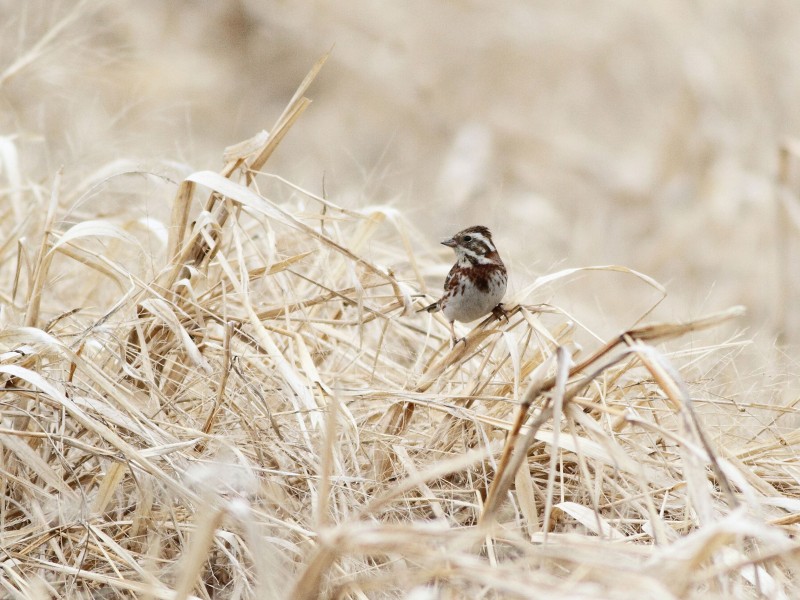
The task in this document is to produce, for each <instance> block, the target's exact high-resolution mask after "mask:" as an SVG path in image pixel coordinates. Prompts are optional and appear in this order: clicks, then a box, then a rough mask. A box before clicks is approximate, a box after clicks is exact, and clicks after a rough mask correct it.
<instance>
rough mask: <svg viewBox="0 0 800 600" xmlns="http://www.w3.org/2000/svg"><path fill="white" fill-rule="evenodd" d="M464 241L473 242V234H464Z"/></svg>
mask: <svg viewBox="0 0 800 600" xmlns="http://www.w3.org/2000/svg"><path fill="white" fill-rule="evenodd" d="M464 241H465V242H471V241H472V236H471V235H465V236H464Z"/></svg>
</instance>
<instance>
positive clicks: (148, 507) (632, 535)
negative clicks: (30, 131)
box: [0, 63, 800, 599]
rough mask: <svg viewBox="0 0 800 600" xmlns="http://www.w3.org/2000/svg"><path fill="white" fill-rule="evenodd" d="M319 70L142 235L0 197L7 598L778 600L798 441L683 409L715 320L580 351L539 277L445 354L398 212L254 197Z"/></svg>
mask: <svg viewBox="0 0 800 600" xmlns="http://www.w3.org/2000/svg"><path fill="white" fill-rule="evenodd" d="M321 64H322V63H319V64H318V65H316V66H315V68H314V70H312V72H311V74H310V75H309V77H308V78H307V79H306V81H304V82H303V84H302V85H301V86H300V89H299V90H298V92H297V94H296V95H295V96H294V98H293V99H292V100H291V102H290V103H289V105H288V107H287V109H286V111H285V112H284V113H283V115H281V117H280V118H279V119H278V121H277V123H276V124H275V126H274V127H273V128H272V129H271V130H270V132H269V133H268V134H267V133H262V134H260V135H257V136H255V137H254V138H253V139H252V140H248V141H246V142H243V143H242V144H240V145H238V146H236V147H233V148H229V149H228V151H227V153H226V156H225V159H226V166H225V168H224V169H223V171H222V172H221V173H213V172H209V171H201V172H195V173H193V174H191V175H189V176H188V177H186V178H185V179H183V181H182V182H180V184H179V185H177V189H176V191H175V195H174V198H173V200H172V205H171V207H170V208H171V217H170V220H169V222H164V223H159V222H157V221H155V220H151V221H148V222H146V223H144V225H143V223H142V221H141V220H140V219H135V218H132V217H131V216H130V214H128V213H127V212H126V207H125V206H124V205H120V206H119V207H118V210H117V211H116V212H115V213H114V214H110V215H108V216H107V217H105V218H101V219H98V218H93V219H87V220H78V221H75V220H72V221H70V220H69V219H66V218H65V215H67V214H69V215H74V214H77V213H75V212H74V211H69V210H67V207H74V206H77V205H79V204H80V202H81V199H82V198H85V196H86V194H87V193H88V192H87V190H95V192H92V193H97V192H96V190H97V187H98V186H103V185H106V184H107V183H108V181H109V180H110V179H119V178H120V177H122V176H110V177H109V176H108V175H107V174H101V175H99V176H98V178H99V179H98V180H97V181H90V182H84V184H83V185H81V186H77V187H76V188H75V190H74V191H71V190H65V189H62V188H63V185H62V184H61V182H60V180H59V178H58V177H56V179H55V181H54V182H53V184H52V186H51V189H50V190H49V194H45V193H44V191H43V190H42V189H40V188H39V187H37V186H35V185H33V184H27V183H24V182H25V180H26V178H25V177H24V176H23V175H22V174H19V176H18V177H17V180H18V181H20V182H21V183H20V186H19V187H18V188H16V189H9V190H5V191H3V195H4V196H5V197H6V198H7V199H8V200H7V201H6V202H5V203H4V204H5V210H4V219H3V222H2V227H3V233H4V235H3V239H4V240H5V241H4V243H3V246H2V249H3V256H4V259H5V260H4V261H3V262H4V265H5V266H4V269H3V277H4V281H5V282H6V283H7V284H8V285H7V286H4V289H6V292H4V293H3V295H2V303H3V313H2V315H3V330H2V333H0V343H2V354H0V373H2V376H3V383H4V385H3V392H4V393H3V398H2V403H0V416H1V417H2V426H1V427H2V428H1V429H0V447H1V448H2V463H0V473H2V486H3V497H2V505H0V521H1V523H2V531H3V537H2V555H0V567H1V568H2V573H3V576H2V579H0V585H2V588H3V591H4V594H5V595H7V596H8V597H13V598H48V597H69V598H91V597H135V598H159V599H162V598H163V599H167V598H168V599H183V598H189V597H191V598H292V599H305V598H308V599H310V598H354V599H355V598H378V597H396V598H415V599H422V598H425V599H427V598H458V597H465V598H528V597H548V598H578V597H580V598H609V597H615V598H663V599H672V598H732V597H737V598H757V597H768V598H791V597H794V596H795V594H796V591H797V585H796V583H795V577H796V570H797V567H798V563H797V558H796V557H797V549H798V546H797V544H796V542H795V541H794V539H793V532H794V528H795V523H796V515H797V513H798V512H800V504H799V503H798V500H797V497H798V492H799V490H798V480H797V477H796V474H797V456H796V452H795V447H796V444H797V443H798V442H799V441H800V438H798V436H791V435H789V436H782V437H779V436H778V435H776V434H775V433H774V430H773V429H772V428H771V427H770V423H771V422H772V420H773V419H774V418H775V415H776V414H777V409H775V411H776V412H773V409H772V407H770V406H768V405H766V404H761V405H759V404H758V402H757V401H756V402H753V403H746V402H738V403H737V402H734V401H731V400H728V399H725V398H722V397H718V396H715V395H714V394H713V393H712V391H711V390H712V389H713V386H710V385H708V382H707V381H704V377H713V371H714V369H715V368H717V366H718V365H719V364H721V363H725V362H726V361H729V360H730V355H731V353H735V351H736V348H737V347H738V346H739V345H740V344H741V343H742V342H741V340H739V339H738V338H737V337H736V336H732V337H731V338H730V339H729V340H728V341H726V342H725V343H717V342H709V341H708V340H707V339H706V338H704V337H703V336H704V335H705V331H706V330H708V329H709V328H713V327H718V326H724V323H725V322H726V321H729V320H731V319H734V318H735V317H736V316H737V315H738V314H740V309H738V308H733V309H731V310H730V311H727V312H724V313H720V314H715V315H710V316H708V317H705V318H701V319H697V320H694V321H687V322H683V323H666V324H658V325H649V326H648V325H642V326H637V327H635V328H633V329H630V330H628V331H626V332H620V334H619V335H618V336H616V337H614V338H613V339H609V340H596V341H595V343H594V346H593V347H586V348H584V347H582V345H580V344H578V343H577V342H576V339H577V337H578V335H579V334H580V335H581V336H582V335H584V334H586V333H587V332H589V333H590V332H591V329H592V324H591V323H577V322H576V321H575V320H574V319H572V318H571V317H570V315H569V314H567V313H566V311H564V310H562V309H560V308H559V307H558V306H552V305H546V304H534V303H533V301H532V298H533V299H535V298H536V293H537V292H538V291H539V290H541V289H543V288H544V287H545V286H547V285H549V284H550V283H551V282H552V281H554V280H557V279H562V278H568V277H570V276H571V275H573V272H572V271H564V272H560V273H556V274H553V275H551V276H547V277H543V278H541V279H540V280H538V281H537V282H535V283H534V284H533V285H532V286H530V287H529V288H526V289H523V290H520V291H519V292H518V293H516V294H515V295H514V296H513V297H511V298H509V299H508V300H507V303H506V304H507V307H508V308H509V309H510V317H509V320H508V322H495V321H493V318H492V317H489V318H487V319H486V320H485V321H484V322H482V323H480V324H479V325H478V326H477V327H475V328H474V329H473V330H472V331H471V332H470V333H469V335H468V336H467V341H466V343H465V344H459V345H458V346H457V347H456V348H454V349H452V350H451V349H449V348H448V343H447V340H448V331H447V327H446V326H445V324H444V322H437V321H436V320H435V319H432V318H431V317H429V316H427V315H419V314H416V313H415V312H414V309H415V308H416V307H419V306H421V305H422V302H423V301H424V300H425V297H423V296H424V295H425V294H424V291H425V290H426V277H425V275H426V274H427V273H429V272H430V271H431V270H432V268H433V267H434V266H435V265H434V261H433V260H432V259H431V257H427V256H421V255H420V254H419V253H418V252H416V251H415V249H417V248H420V247H425V246H426V243H424V242H423V240H422V239H421V238H420V236H419V235H418V234H417V233H416V232H415V231H414V229H413V227H411V226H409V224H408V223H407V222H406V220H405V219H404V217H403V215H402V214H399V213H398V212H395V211H391V210H389V209H381V208H375V209H372V210H362V211H354V210H347V209H344V208H342V207H341V206H338V205H337V204H336V203H335V202H333V201H331V200H329V199H327V198H324V197H319V196H316V195H314V194H312V193H310V192H307V191H305V190H303V189H300V188H298V187H296V186H293V185H292V184H291V183H290V182H287V181H285V180H283V179H281V178H280V177H279V176H278V175H276V174H271V173H269V172H267V171H265V170H264V166H265V164H266V163H267V161H268V159H269V158H270V156H271V154H272V152H273V151H274V150H275V149H276V147H277V146H278V144H279V143H280V142H281V140H282V139H283V137H284V135H285V134H286V133H287V132H288V131H289V129H290V128H291V126H292V124H293V123H294V122H295V121H296V120H297V119H298V118H300V116H301V115H302V113H303V110H304V109H305V108H306V106H307V105H308V100H307V99H306V98H305V93H306V90H307V88H308V85H309V84H310V83H311V81H312V80H313V77H314V75H315V73H316V71H317V70H318V69H319V68H320V67H321ZM13 152H14V148H13V141H7V142H6V146H5V151H4V156H5V157H6V160H5V162H4V167H5V168H6V169H9V168H11V167H13V161H9V160H8V157H9V156H12V155H13ZM125 181H129V180H128V179H126V180H125ZM131 185H135V182H134V183H131ZM276 196H285V197H286V200H283V201H274V200H273V199H272V198H274V197H276ZM70 218H72V217H70ZM143 226H145V227H147V228H149V230H150V232H151V234H153V235H155V237H159V236H160V237H161V238H162V240H163V247H162V248H161V249H159V250H157V251H152V252H150V251H149V250H147V249H145V248H143V247H142V245H141V243H140V241H139V238H138V237H137V233H136V232H137V231H139V228H141V227H143ZM153 232H155V233H153ZM99 240H100V241H102V245H101V244H99V242H98V241H99ZM143 256H144V259H143V258H142V257H143ZM137 257H138V258H137ZM606 269H607V270H608V271H617V272H619V271H622V272H624V273H627V276H630V277H638V278H639V280H641V281H643V282H644V283H646V284H648V285H652V286H654V287H656V288H659V286H658V284H657V283H655V282H654V281H652V280H650V279H649V278H647V277H646V276H644V275H640V274H638V273H635V272H633V271H629V270H626V269H622V268H620V267H607V268H606ZM151 271H152V273H151ZM76 287H77V289H79V290H80V291H79V293H77V294H76V293H75V289H76ZM659 289H660V288H659ZM70 290H71V292H70ZM577 293H580V289H579V291H578V292H577ZM76 297H80V298H81V299H82V302H81V303H79V304H75V303H74V301H75V298H76ZM641 316H642V315H631V317H632V319H633V320H637V319H639V318H640V317H641ZM709 373H712V375H708V374H709ZM743 420H747V421H748V422H747V424H746V427H740V426H738V425H737V422H738V424H739V425H741V423H742V421H743ZM755 422H758V423H759V427H758V428H756V429H754V428H753V424H754V423H755ZM754 430H755V431H756V433H753V434H747V435H739V434H738V433H737V432H741V431H747V432H750V431H754Z"/></svg>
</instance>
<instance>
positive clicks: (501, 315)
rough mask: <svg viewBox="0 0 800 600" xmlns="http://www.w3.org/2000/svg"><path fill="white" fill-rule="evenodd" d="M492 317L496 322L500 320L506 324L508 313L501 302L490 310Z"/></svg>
mask: <svg viewBox="0 0 800 600" xmlns="http://www.w3.org/2000/svg"><path fill="white" fill-rule="evenodd" d="M492 316H493V317H494V318H495V319H497V320H498V321H499V320H500V319H505V320H506V323H508V311H507V310H506V308H505V306H503V303H502V302H501V303H500V304H498V305H497V306H495V307H494V308H493V309H492Z"/></svg>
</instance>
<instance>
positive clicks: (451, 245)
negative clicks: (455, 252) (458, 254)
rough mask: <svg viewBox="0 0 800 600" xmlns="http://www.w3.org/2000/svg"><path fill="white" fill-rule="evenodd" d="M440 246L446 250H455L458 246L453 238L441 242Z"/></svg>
mask: <svg viewBox="0 0 800 600" xmlns="http://www.w3.org/2000/svg"><path fill="white" fill-rule="evenodd" d="M442 244H444V245H445V246H447V247H448V248H455V247H456V246H458V242H456V241H455V240H454V239H453V238H450V239H449V240H445V241H443V242H442Z"/></svg>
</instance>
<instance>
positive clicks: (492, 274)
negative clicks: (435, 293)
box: [420, 225, 508, 347]
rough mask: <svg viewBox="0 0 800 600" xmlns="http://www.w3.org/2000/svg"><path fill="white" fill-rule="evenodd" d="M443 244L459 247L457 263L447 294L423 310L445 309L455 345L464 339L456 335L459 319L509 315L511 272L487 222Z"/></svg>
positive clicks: (445, 289) (453, 247)
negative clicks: (505, 300)
mask: <svg viewBox="0 0 800 600" xmlns="http://www.w3.org/2000/svg"><path fill="white" fill-rule="evenodd" d="M442 244H444V245H445V246H449V247H450V248H452V249H453V250H455V253H456V263H455V264H454V265H453V268H452V269H450V272H449V273H448V274H447V278H446V279H445V280H444V295H443V296H442V297H441V298H439V300H437V301H436V302H434V303H433V304H430V305H428V306H426V307H425V308H422V309H420V311H422V310H426V311H428V312H431V313H433V312H438V311H440V310H441V311H443V312H444V316H445V318H446V319H447V320H448V321H449V322H450V334H451V335H452V340H451V347H454V346H455V345H456V344H457V343H458V342H459V341H461V340H459V339H457V338H456V331H455V327H454V325H453V323H454V322H455V321H461V322H464V323H466V322H469V321H474V320H475V319H479V318H480V317H482V316H484V315H486V314H489V313H490V312H497V311H499V312H500V313H502V314H505V311H504V310H503V307H502V304H500V301H501V300H502V299H503V296H504V295H505V293H506V285H507V283H508V273H507V271H506V266H505V265H504V264H503V261H502V259H501V258H500V255H499V254H498V253H497V248H495V246H494V243H493V242H492V234H491V233H490V232H489V229H488V228H487V227H484V226H483V225H475V226H474V227H468V228H467V229H464V230H462V231H459V232H458V233H457V234H455V235H454V236H453V237H451V238H450V239H447V240H445V241H443V242H442ZM462 339H463V338H462Z"/></svg>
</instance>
